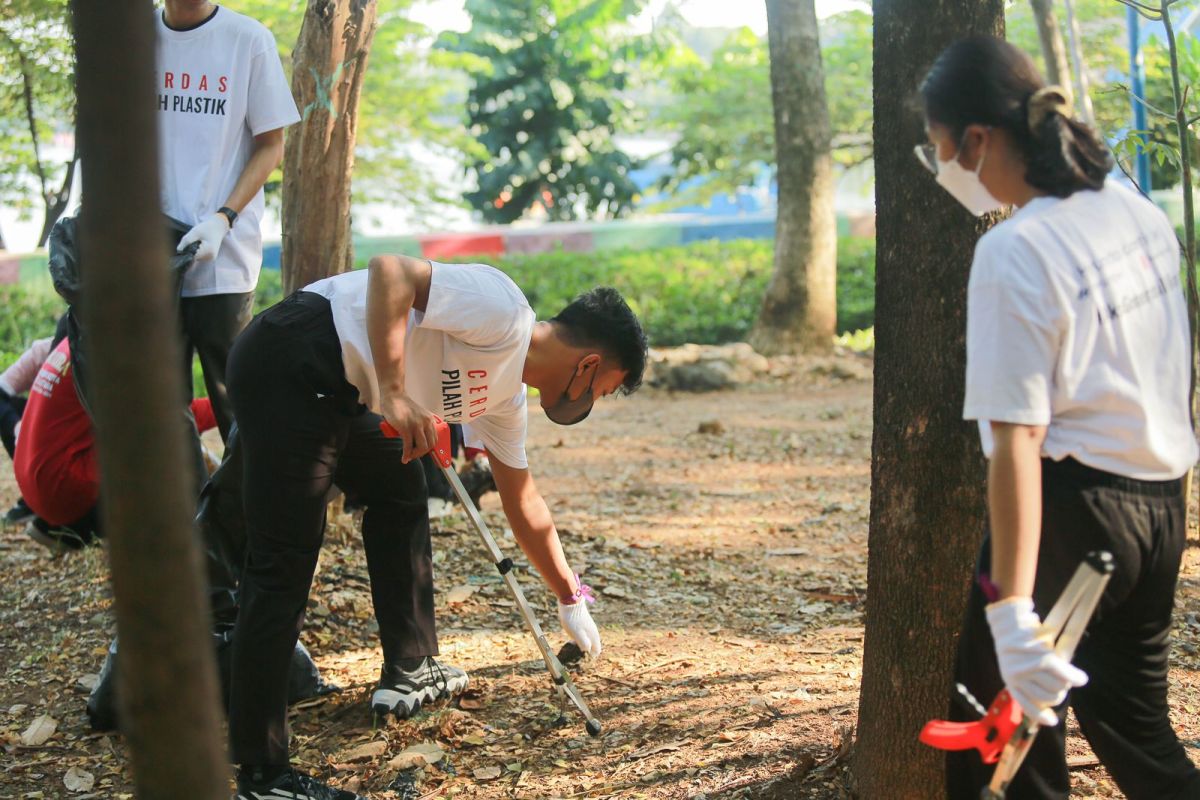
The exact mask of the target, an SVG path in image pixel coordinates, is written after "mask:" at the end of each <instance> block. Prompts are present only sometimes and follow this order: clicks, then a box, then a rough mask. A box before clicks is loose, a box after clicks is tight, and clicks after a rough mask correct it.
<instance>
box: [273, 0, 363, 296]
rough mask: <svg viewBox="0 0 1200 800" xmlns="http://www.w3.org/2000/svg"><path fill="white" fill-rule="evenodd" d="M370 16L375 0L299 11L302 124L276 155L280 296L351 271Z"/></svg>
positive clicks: (296, 90) (314, 0) (332, 2)
mask: <svg viewBox="0 0 1200 800" xmlns="http://www.w3.org/2000/svg"><path fill="white" fill-rule="evenodd" d="M375 11H376V8H375V0H308V9H307V10H306V11H305V12H304V23H303V25H302V26H301V28H300V38H299V39H298V40H297V42H296V49H295V52H294V53H293V54H292V94H293V95H294V96H295V98H296V105H298V106H299V107H300V113H301V114H302V115H303V119H302V120H301V122H300V124H299V125H297V126H296V127H295V128H293V129H292V131H291V133H290V134H289V135H288V139H287V146H286V148H285V151H284V158H283V254H282V268H283V289H284V291H285V292H291V291H294V290H295V289H300V288H302V287H304V286H305V285H306V284H309V283H311V282H312V281H315V280H319V279H321V278H325V277H328V276H329V275H336V274H338V273H339V272H345V271H346V270H348V269H350V268H351V267H353V266H354V251H353V245H352V243H351V240H350V174H351V173H352V172H353V170H354V139H355V136H356V134H357V128H358V96H359V91H360V89H361V87H362V81H363V75H364V74H365V73H366V69H367V53H368V52H369V51H370V49H371V40H372V39H373V38H374V36H375Z"/></svg>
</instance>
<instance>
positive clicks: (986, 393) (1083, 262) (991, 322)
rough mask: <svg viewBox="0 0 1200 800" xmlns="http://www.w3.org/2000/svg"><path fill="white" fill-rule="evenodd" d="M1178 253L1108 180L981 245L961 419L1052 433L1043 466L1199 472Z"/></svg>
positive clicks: (1042, 202) (1135, 473)
mask: <svg viewBox="0 0 1200 800" xmlns="http://www.w3.org/2000/svg"><path fill="white" fill-rule="evenodd" d="M1179 262H1180V253H1179V243H1178V241H1177V240H1176V238H1175V234H1174V231H1173V230H1172V228H1171V225H1170V223H1169V222H1168V221H1167V218H1166V216H1165V215H1164V214H1163V213H1162V212H1161V211H1159V210H1158V209H1157V208H1156V207H1155V206H1154V205H1153V204H1151V203H1150V202H1149V201H1147V200H1145V199H1144V198H1142V197H1141V196H1140V195H1138V194H1137V193H1135V192H1133V191H1132V190H1130V189H1127V188H1125V187H1123V186H1121V185H1119V184H1117V183H1115V182H1114V181H1111V180H1110V181H1108V182H1107V183H1105V185H1104V188H1103V189H1101V190H1100V191H1080V192H1076V193H1075V194H1073V195H1071V196H1070V197H1068V198H1066V199H1059V198H1055V197H1041V198H1037V199H1035V200H1033V201H1032V202H1030V203H1028V204H1027V205H1026V206H1025V207H1024V208H1022V209H1021V210H1020V211H1018V212H1017V213H1016V214H1015V215H1014V216H1013V217H1012V218H1011V219H1009V220H1007V221H1005V222H1002V223H1000V224H999V225H997V226H996V227H995V228H993V229H992V230H990V231H988V233H987V234H985V235H984V236H983V238H982V239H980V240H979V244H978V246H977V247H976V249H975V261H974V264H973V265H972V267H971V280H970V285H969V289H968V301H967V392H966V402H965V407H964V409H963V417H964V418H965V419H974V420H979V423H980V434H981V437H982V439H983V447H984V452H985V453H986V454H987V455H988V456H989V457H990V456H991V451H992V440H991V429H990V427H989V426H988V421H997V422H1011V423H1017V424H1022V425H1046V426H1048V432H1047V434H1046V441H1045V444H1044V445H1043V447H1042V455H1043V456H1046V457H1048V458H1051V459H1054V460H1062V459H1064V458H1066V457H1068V456H1070V457H1072V458H1074V459H1076V460H1077V461H1080V462H1082V463H1083V464H1086V465H1088V466H1090V467H1093V468H1095V469H1100V470H1104V471H1106V472H1111V473H1116V474H1118V475H1124V476H1127V477H1130V478H1137V479H1141V480H1169V479H1172V478H1177V477H1179V476H1180V475H1182V474H1184V473H1185V472H1187V470H1188V469H1189V468H1190V467H1191V466H1192V465H1193V464H1194V463H1195V462H1196V458H1197V446H1196V438H1195V436H1194V435H1193V433H1192V426H1191V422H1190V418H1189V414H1188V386H1189V382H1190V379H1191V370H1190V368H1189V365H1188V360H1189V352H1188V324H1187V311H1186V308H1185V306H1184V301H1183V293H1182V291H1181V288H1180V280H1179Z"/></svg>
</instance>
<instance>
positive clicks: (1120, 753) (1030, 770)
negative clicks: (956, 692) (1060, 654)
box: [947, 459, 1200, 800]
mask: <svg viewBox="0 0 1200 800" xmlns="http://www.w3.org/2000/svg"><path fill="white" fill-rule="evenodd" d="M1185 525H1186V524H1185V511H1184V498H1183V487H1182V481H1180V480H1175V481H1164V482H1150V481H1137V480H1132V479H1129V478H1123V477H1120V476H1117V475H1113V474H1110V473H1106V472H1101V471H1099V470H1094V469H1091V468H1089V467H1086V466H1084V465H1082V464H1080V463H1079V462H1077V461H1075V460H1073V459H1066V460H1064V461H1062V462H1053V461H1049V460H1044V461H1043V462H1042V539H1041V548H1040V550H1039V552H1038V565H1037V579H1036V582H1035V587H1034V598H1033V600H1034V605H1035V606H1036V608H1037V612H1038V614H1039V615H1040V616H1042V617H1043V618H1045V615H1046V614H1047V613H1048V612H1049V610H1050V608H1051V607H1052V606H1053V605H1054V602H1055V600H1057V599H1058V596H1059V594H1060V593H1061V592H1062V590H1063V588H1064V587H1065V586H1066V584H1067V582H1068V581H1069V580H1070V578H1071V575H1072V574H1074V572H1075V568H1076V567H1077V566H1078V565H1079V563H1080V561H1082V560H1083V557H1084V556H1085V555H1086V554H1087V553H1088V552H1089V551H1091V550H1108V551H1109V552H1111V553H1112V554H1113V557H1114V559H1115V560H1116V570H1115V571H1114V573H1113V576H1112V579H1111V580H1110V581H1109V584H1108V588H1107V589H1106V590H1105V593H1104V596H1103V598H1102V599H1101V601H1100V605H1099V607H1098V608H1097V610H1096V614H1095V616H1094V617H1093V618H1092V622H1091V624H1090V625H1089V626H1088V629H1087V633H1086V635H1085V636H1084V638H1083V640H1082V641H1081V642H1080V644H1079V648H1078V650H1077V651H1076V653H1075V659H1074V663H1075V665H1076V666H1078V667H1079V668H1080V669H1082V670H1084V671H1085V672H1086V673H1087V674H1088V678H1089V680H1088V683H1087V685H1086V686H1084V687H1082V688H1079V689H1075V690H1073V691H1072V692H1071V694H1070V696H1069V698H1068V701H1067V702H1068V703H1069V704H1070V705H1071V707H1072V708H1074V710H1075V716H1076V718H1077V719H1078V720H1079V726H1080V729H1081V731H1082V732H1083V735H1084V736H1085V737H1087V740H1088V742H1089V743H1090V744H1091V746H1092V749H1093V750H1094V751H1095V753H1096V755H1097V756H1098V757H1099V758H1100V761H1101V762H1102V763H1103V764H1104V766H1105V767H1106V768H1107V769H1108V772H1109V774H1110V775H1111V776H1112V778H1113V780H1114V781H1116V783H1117V785H1118V786H1119V787H1120V789H1121V791H1122V792H1124V793H1125V796H1126V797H1128V798H1129V800H1182V798H1200V771H1197V770H1196V768H1195V767H1194V766H1193V765H1192V763H1191V762H1190V761H1189V760H1188V757H1187V755H1186V754H1185V752H1184V749H1183V746H1182V745H1181V744H1180V743H1179V740H1178V738H1177V737H1176V735H1175V731H1174V730H1173V729H1172V728H1171V722H1170V719H1169V717H1168V706H1167V655H1168V650H1169V644H1168V637H1169V635H1170V631H1171V612H1172V609H1173V607H1174V601H1175V583H1176V578H1177V576H1178V573H1179V562H1180V558H1181V556H1182V553H1183V547H1184V542H1185V537H1186V526H1185ZM990 548H991V542H990V537H985V540H984V543H983V550H982V553H981V555H980V559H979V572H980V574H983V575H986V574H989V571H990ZM988 602H989V601H988V599H987V598H986V597H985V595H984V592H983V590H982V589H981V588H980V583H979V581H978V580H976V582H975V583H974V585H973V586H972V589H971V595H970V599H969V600H968V603H967V614H966V622H965V624H964V627H963V633H962V638H961V639H960V641H959V653H958V665H957V670H956V672H957V679H958V680H959V681H961V682H962V683H964V684H965V685H966V686H967V688H968V689H970V690H971V693H972V694H974V695H975V697H976V698H978V699H979V701H980V702H982V703H983V704H984V705H987V704H988V703H990V702H991V701H992V698H994V697H995V695H996V693H997V692H999V691H1000V689H1001V688H1003V683H1002V681H1001V679H1000V672H999V667H998V666H997V663H996V656H995V648H994V643H993V641H992V636H991V631H990V629H989V628H988V624H987V619H986V617H985V615H984V606H986V605H987V603H988ZM950 713H951V717H950V718H951V719H959V720H965V719H972V718H973V717H972V716H968V715H967V714H966V713H964V710H963V708H962V706H961V705H960V704H956V703H954V702H952V703H951V712H950ZM1064 713H1065V707H1064V708H1063V709H1060V714H1059V717H1060V721H1059V724H1058V725H1057V726H1056V727H1054V728H1052V729H1045V728H1043V729H1041V730H1040V731H1039V732H1038V734H1037V737H1036V738H1035V739H1034V742H1033V746H1032V748H1031V749H1030V752H1029V755H1028V757H1027V758H1026V760H1025V763H1024V765H1023V766H1022V767H1021V770H1020V771H1019V772H1018V773H1017V776H1016V778H1015V780H1014V781H1013V783H1012V786H1011V788H1010V789H1009V791H1008V796H1009V797H1010V798H1013V800H1027V799H1028V800H1033V799H1034V798H1065V797H1067V796H1068V795H1069V793H1070V776H1069V775H1068V772H1067V765H1066V755H1065V752H1066V751H1065V742H1066V730H1065V723H1064V722H1063V721H1062V717H1063V716H1064ZM991 774H992V767H991V766H986V765H984V764H983V763H982V762H981V761H980V759H979V755H978V753H976V752H975V751H973V750H972V751H966V752H962V753H949V754H948V755H947V788H948V796H949V797H950V798H951V800H976V798H978V797H979V791H980V789H981V788H982V787H983V786H984V785H986V784H987V783H988V781H990V780H991Z"/></svg>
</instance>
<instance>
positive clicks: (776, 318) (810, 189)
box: [750, 0, 837, 354]
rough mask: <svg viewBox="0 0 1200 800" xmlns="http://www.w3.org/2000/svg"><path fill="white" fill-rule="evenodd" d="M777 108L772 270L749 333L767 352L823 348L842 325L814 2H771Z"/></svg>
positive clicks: (830, 160) (769, 35)
mask: <svg viewBox="0 0 1200 800" xmlns="http://www.w3.org/2000/svg"><path fill="white" fill-rule="evenodd" d="M767 39H768V44H769V48H770V53H771V101H772V104H773V105H774V109H775V152H776V159H775V164H776V175H777V177H778V183H779V204H778V210H777V212H776V221H775V271H774V273H773V275H772V277H771V283H770V285H769V286H768V287H767V291H766V295H765V296H764V297H763V303H762V308H761V309H760V311H759V315H758V319H757V320H756V321H755V323H754V328H753V330H752V331H751V333H750V344H751V345H753V347H754V348H755V349H757V350H758V351H759V352H762V353H766V354H775V353H790V352H797V351H804V350H808V351H813V350H825V349H828V348H830V347H831V346H832V345H833V335H834V333H835V332H836V325H837V295H836V292H837V221H836V218H835V217H834V210H833V190H834V177H833V157H832V155H831V152H830V143H831V138H832V134H831V133H830V124H829V108H828V106H827V104H826V102H825V74H824V72H823V70H822V68H821V48H820V42H819V37H818V34H817V14H816V9H815V7H814V2H813V0H767Z"/></svg>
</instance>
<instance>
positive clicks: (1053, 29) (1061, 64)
mask: <svg viewBox="0 0 1200 800" xmlns="http://www.w3.org/2000/svg"><path fill="white" fill-rule="evenodd" d="M1029 4H1030V5H1031V6H1033V18H1034V20H1035V21H1036V22H1037V29H1038V39H1039V40H1040V41H1041V43H1042V59H1043V60H1044V61H1045V62H1046V80H1047V81H1048V82H1049V83H1054V84H1058V85H1059V86H1066V85H1067V84H1068V78H1069V76H1070V74H1071V68H1070V66H1069V65H1068V64H1067V48H1066V47H1065V46H1064V45H1063V38H1062V30H1060V29H1059V27H1058V19H1057V18H1056V17H1055V16H1054V0H1029Z"/></svg>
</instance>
